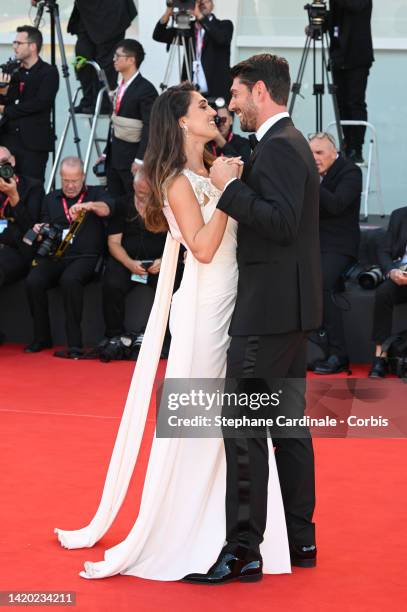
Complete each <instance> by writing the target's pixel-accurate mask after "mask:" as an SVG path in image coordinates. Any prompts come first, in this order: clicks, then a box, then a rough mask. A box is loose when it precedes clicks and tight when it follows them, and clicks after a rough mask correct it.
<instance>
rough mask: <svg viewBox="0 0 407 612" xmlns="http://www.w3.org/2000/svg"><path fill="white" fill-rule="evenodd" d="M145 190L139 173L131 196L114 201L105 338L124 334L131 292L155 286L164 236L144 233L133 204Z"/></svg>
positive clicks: (105, 289) (105, 294) (105, 293)
mask: <svg viewBox="0 0 407 612" xmlns="http://www.w3.org/2000/svg"><path fill="white" fill-rule="evenodd" d="M148 189H149V188H148V185H147V183H146V181H145V179H144V177H143V174H142V171H140V170H139V171H138V172H137V174H136V176H135V179H134V193H133V194H126V195H124V196H122V197H121V198H118V199H117V200H116V212H115V214H114V216H113V217H112V219H111V220H110V222H109V225H108V247H109V253H110V255H109V258H108V260H107V265H106V270H105V274H104V277H103V313H104V319H105V336H106V338H113V337H115V336H119V335H121V334H124V333H125V327H124V320H125V302H126V296H127V294H128V293H129V292H130V291H131V289H132V288H133V287H135V286H136V285H137V284H140V283H142V284H148V285H149V286H150V287H152V288H153V289H154V290H155V289H156V286H157V280H158V274H159V272H160V265H161V257H162V253H163V250H164V244H165V238H166V234H165V233H158V234H155V233H152V232H149V231H147V230H146V228H145V226H144V222H143V220H142V218H141V217H140V215H139V213H138V212H137V210H136V208H135V201H134V198H137V200H138V201H139V202H141V201H142V200H143V198H145V194H146V192H147V190H148ZM143 262H145V263H143ZM132 331H137V332H139V331H143V330H132Z"/></svg>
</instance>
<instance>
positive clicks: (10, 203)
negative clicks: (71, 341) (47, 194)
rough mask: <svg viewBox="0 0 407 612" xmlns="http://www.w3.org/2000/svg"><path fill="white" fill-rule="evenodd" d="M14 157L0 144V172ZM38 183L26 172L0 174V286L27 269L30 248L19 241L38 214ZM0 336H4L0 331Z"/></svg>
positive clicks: (10, 166) (40, 191)
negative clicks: (21, 173) (1, 176)
mask: <svg viewBox="0 0 407 612" xmlns="http://www.w3.org/2000/svg"><path fill="white" fill-rule="evenodd" d="M15 165H16V164H15V159H14V156H13V155H11V153H10V151H9V150H8V149H6V148H5V147H0V175H1V174H2V173H3V174H4V173H5V171H6V170H8V173H7V174H11V173H12V172H13V170H14V168H15ZM43 197H44V189H43V186H42V183H40V181H37V180H36V179H32V178H29V177H26V176H21V175H15V174H14V175H13V176H11V177H10V178H8V179H4V178H0V287H2V286H3V285H8V284H10V283H14V282H16V281H17V280H19V279H21V278H24V276H26V274H28V272H29V271H30V268H31V260H32V258H33V249H32V248H31V247H30V246H28V245H27V244H25V243H24V242H23V241H22V238H23V236H24V234H25V233H26V231H27V230H28V229H29V228H30V227H32V226H33V225H34V223H36V221H38V220H39V218H40V209H41V202H42V200H43ZM0 336H1V340H3V339H4V336H3V334H1V333H0Z"/></svg>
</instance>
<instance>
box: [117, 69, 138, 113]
mask: <svg viewBox="0 0 407 612" xmlns="http://www.w3.org/2000/svg"><path fill="white" fill-rule="evenodd" d="M141 80H142V77H141V74H140V73H138V75H137V76H136V78H135V79H134V81H133V82H132V83H130V85H129V86H128V87H127V89H126V91H125V92H124V94H123V99H122V102H121V104H120V108H119V115H120V114H121V113H120V111H122V110H123V107H124V106H125V105H126V102H127V100H128V99H129V98H131V97H132V96H133V94H134V92H135V91H136V89H137V88H138V87H140V84H141Z"/></svg>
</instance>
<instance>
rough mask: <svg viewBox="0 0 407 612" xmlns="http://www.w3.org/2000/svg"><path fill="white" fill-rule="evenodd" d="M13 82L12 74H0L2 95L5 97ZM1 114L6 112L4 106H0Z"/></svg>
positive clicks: (0, 91)
mask: <svg viewBox="0 0 407 612" xmlns="http://www.w3.org/2000/svg"><path fill="white" fill-rule="evenodd" d="M10 81H11V74H6V73H5V72H0V93H1V94H2V95H3V96H5V95H6V93H7V91H8V87H9V85H10ZM0 109H1V112H2V113H3V112H4V104H2V105H1V106H0Z"/></svg>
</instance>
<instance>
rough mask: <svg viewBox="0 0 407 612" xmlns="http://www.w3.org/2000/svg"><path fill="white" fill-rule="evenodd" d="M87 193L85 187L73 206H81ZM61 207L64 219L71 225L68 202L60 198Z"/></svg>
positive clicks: (63, 197) (64, 198)
mask: <svg viewBox="0 0 407 612" xmlns="http://www.w3.org/2000/svg"><path fill="white" fill-rule="evenodd" d="M86 193H87V189H86V187H85V189H84V191H82V193H81V195H80V197H79V200H78V201H77V202H75V204H82V202H83V200H84V197H85V195H86ZM75 204H72V206H75ZM62 206H63V207H64V213H65V217H66V218H67V219H68V223H69V224H71V223H72V217H71V214H70V212H69V208H68V202H67V201H66V197H65V196H62Z"/></svg>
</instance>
